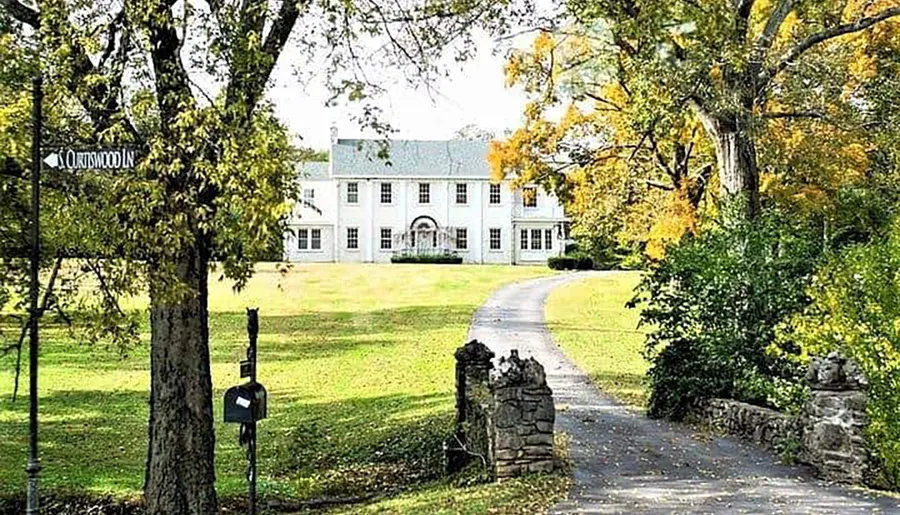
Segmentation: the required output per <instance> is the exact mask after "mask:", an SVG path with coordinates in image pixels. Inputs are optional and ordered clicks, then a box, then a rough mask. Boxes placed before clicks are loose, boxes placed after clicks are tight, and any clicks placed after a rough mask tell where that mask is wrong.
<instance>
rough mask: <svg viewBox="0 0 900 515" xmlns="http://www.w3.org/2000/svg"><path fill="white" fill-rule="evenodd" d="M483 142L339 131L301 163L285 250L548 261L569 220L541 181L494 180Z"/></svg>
mask: <svg viewBox="0 0 900 515" xmlns="http://www.w3.org/2000/svg"><path fill="white" fill-rule="evenodd" d="M487 154H488V143H487V142H485V141H457V140H453V141H412V140H396V141H390V142H388V143H384V142H381V141H377V140H360V139H337V135H336V134H335V132H334V130H332V144H331V150H330V159H329V161H328V162H327V163H324V162H323V163H306V164H304V165H303V166H302V167H301V170H300V183H301V188H302V196H303V202H301V203H300V204H299V205H298V206H297V208H296V209H295V212H294V213H293V216H292V219H291V222H290V229H291V231H290V232H289V233H288V235H287V236H286V237H285V240H284V258H285V260H287V261H295V262H366V263H371V262H389V261H390V259H391V256H392V255H394V254H404V253H405V254H409V253H413V254H443V253H453V254H457V255H460V256H462V257H463V260H464V261H465V262H468V263H501V264H502V263H507V264H511V263H542V262H545V261H546V260H547V258H548V257H550V256H556V255H560V254H562V253H563V251H564V246H565V244H564V241H565V237H566V229H567V224H568V219H567V218H566V216H565V214H564V213H563V208H562V207H561V206H560V205H559V203H558V202H557V200H556V198H555V197H553V196H550V195H547V194H546V193H545V192H543V191H542V189H541V188H537V187H534V186H528V187H525V188H523V189H521V190H512V189H510V185H509V182H507V181H504V182H502V183H499V184H497V183H493V182H491V177H490V170H489V166H488V162H487Z"/></svg>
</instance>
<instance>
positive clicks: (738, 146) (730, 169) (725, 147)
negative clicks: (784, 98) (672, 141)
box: [690, 100, 759, 220]
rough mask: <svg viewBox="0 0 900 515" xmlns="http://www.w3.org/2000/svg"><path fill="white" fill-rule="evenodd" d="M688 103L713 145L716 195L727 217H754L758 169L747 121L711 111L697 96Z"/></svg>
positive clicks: (756, 208)
mask: <svg viewBox="0 0 900 515" xmlns="http://www.w3.org/2000/svg"><path fill="white" fill-rule="evenodd" d="M690 106H691V108H692V109H693V110H694V113H696V115H697V116H698V117H699V118H700V122H701V123H702V124H703V128H704V129H705V130H706V134H707V136H709V137H710V139H712V141H713V143H714V144H715V147H716V164H717V165H718V167H719V196H720V197H721V199H720V200H721V202H722V203H723V205H725V206H726V213H725V215H726V219H730V220H748V219H751V218H753V217H755V216H756V215H757V214H758V213H759V170H758V169H757V167H756V146H755V144H754V142H753V138H752V137H751V136H750V134H749V133H748V132H747V129H746V127H747V126H748V124H747V123H741V122H742V120H741V119H739V118H738V117H737V116H735V115H723V114H714V113H711V112H709V111H707V110H706V109H705V108H704V107H703V105H701V103H700V102H699V101H697V100H691V101H690Z"/></svg>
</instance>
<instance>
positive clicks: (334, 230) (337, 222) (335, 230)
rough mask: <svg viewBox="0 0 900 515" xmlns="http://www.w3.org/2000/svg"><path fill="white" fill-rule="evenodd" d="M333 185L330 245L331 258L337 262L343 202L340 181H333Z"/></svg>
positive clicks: (338, 260)
mask: <svg viewBox="0 0 900 515" xmlns="http://www.w3.org/2000/svg"><path fill="white" fill-rule="evenodd" d="M335 187H336V188H337V201H336V202H335V204H334V223H332V225H331V239H332V240H333V241H332V245H331V246H332V250H333V252H334V254H332V255H331V258H332V261H334V262H335V263H339V262H340V261H341V229H342V228H343V225H341V204H342V203H343V202H344V199H343V197H341V195H342V192H341V181H335Z"/></svg>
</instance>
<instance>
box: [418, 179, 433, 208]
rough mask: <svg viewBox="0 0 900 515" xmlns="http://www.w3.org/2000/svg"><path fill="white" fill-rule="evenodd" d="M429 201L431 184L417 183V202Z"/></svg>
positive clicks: (424, 202) (425, 202) (428, 202)
mask: <svg viewBox="0 0 900 515" xmlns="http://www.w3.org/2000/svg"><path fill="white" fill-rule="evenodd" d="M430 203H431V184H429V183H427V182H420V183H419V204H430Z"/></svg>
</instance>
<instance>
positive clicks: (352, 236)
mask: <svg viewBox="0 0 900 515" xmlns="http://www.w3.org/2000/svg"><path fill="white" fill-rule="evenodd" d="M347 248H348V249H358V248H359V229H358V228H356V227H347Z"/></svg>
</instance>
